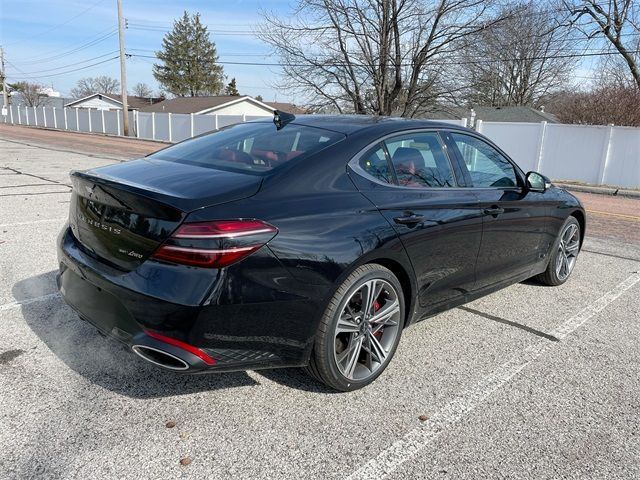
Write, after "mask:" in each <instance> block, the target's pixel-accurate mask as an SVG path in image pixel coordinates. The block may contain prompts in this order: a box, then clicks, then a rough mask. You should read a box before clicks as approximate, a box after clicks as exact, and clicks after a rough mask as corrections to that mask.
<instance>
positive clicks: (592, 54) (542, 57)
mask: <svg viewBox="0 0 640 480" xmlns="http://www.w3.org/2000/svg"><path fill="white" fill-rule="evenodd" d="M629 53H633V54H638V53H640V50H636V51H631V52H629ZM607 55H619V52H617V51H611V50H609V51H593V52H587V53H573V54H562V55H540V56H532V57H520V58H501V59H485V60H468V59H465V60H458V61H454V62H447V61H445V62H444V63H445V64H449V65H465V64H477V63H500V62H506V61H531V60H549V59H562V58H587V57H600V56H607ZM129 56H132V57H142V58H154V59H157V57H156V56H152V55H139V54H133V53H132V54H129ZM217 63H219V64H221V65H247V66H256V67H312V66H314V64H313V63H311V62H307V63H280V62H277V63H276V62H229V61H222V62H217ZM390 65H391V66H395V65H394V64H390ZM322 66H325V67H347V66H352V67H377V66H378V64H375V65H372V64H363V63H355V62H353V63H343V62H334V63H327V64H324V65H322ZM399 66H400V67H411V66H413V65H412V64H411V63H401V64H399Z"/></svg>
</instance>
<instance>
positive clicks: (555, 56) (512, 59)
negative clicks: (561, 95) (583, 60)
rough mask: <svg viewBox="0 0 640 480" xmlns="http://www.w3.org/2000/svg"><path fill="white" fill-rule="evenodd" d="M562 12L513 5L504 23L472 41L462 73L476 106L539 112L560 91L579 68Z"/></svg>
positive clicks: (504, 14)
mask: <svg viewBox="0 0 640 480" xmlns="http://www.w3.org/2000/svg"><path fill="white" fill-rule="evenodd" d="M556 15H557V12H556V11H553V10H549V9H548V7H547V6H540V4H539V3H535V2H533V1H530V0H529V1H526V2H520V3H519V4H515V5H510V6H509V7H508V9H505V10H502V11H501V12H500V13H499V18H502V19H503V20H502V21H501V22H499V23H497V24H495V25H494V26H493V27H492V28H488V29H485V30H483V31H481V32H479V33H478V34H477V35H474V36H473V37H469V38H467V39H466V42H465V45H464V46H463V48H461V50H462V51H463V52H464V53H463V60H462V61H461V71H462V72H463V73H464V78H466V79H467V81H468V83H469V91H468V92H467V93H466V98H467V100H468V101H469V103H471V104H475V105H492V106H504V105H527V106H535V105H537V104H538V102H539V101H540V99H541V98H544V97H545V96H547V95H548V94H549V93H551V92H553V91H557V90H559V89H560V88H561V87H563V86H564V85H565V84H566V83H567V82H568V81H569V76H570V73H571V71H572V70H573V69H574V67H575V64H576V59H575V58H570V57H569V56H568V55H567V54H569V53H571V52H572V51H574V48H575V43H576V42H575V41H574V40H572V39H571V38H569V36H568V30H567V29H566V28H564V27H561V21H560V19H558V18H556Z"/></svg>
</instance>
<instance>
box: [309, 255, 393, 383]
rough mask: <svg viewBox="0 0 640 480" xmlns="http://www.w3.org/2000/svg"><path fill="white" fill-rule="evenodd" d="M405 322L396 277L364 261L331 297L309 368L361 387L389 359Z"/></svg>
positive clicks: (332, 379) (328, 380)
mask: <svg viewBox="0 0 640 480" xmlns="http://www.w3.org/2000/svg"><path fill="white" fill-rule="evenodd" d="M403 323H404V297H403V294H402V287H401V286H400V282H399V281H398V279H397V278H396V277H395V275H394V274H393V273H392V272H391V271H390V270H388V269H386V268H384V267H383V266H381V265H377V264H367V265H362V266H361V267H358V268H357V269H356V270H354V272H353V273H352V274H351V275H349V277H348V278H347V279H346V280H345V281H344V282H343V283H342V285H340V287H339V288H338V290H337V291H336V293H335V294H334V295H333V298H332V299H331V300H330V301H329V305H328V306H327V309H326V310H325V313H324V315H323V317H322V320H321V321H320V326H319V327H318V333H317V335H316V340H315V345H314V349H313V352H312V353H311V360H310V362H309V366H308V367H307V370H308V371H309V373H310V374H311V375H312V376H313V377H315V378H316V379H318V380H320V381H321V382H323V383H325V384H326V385H328V386H330V387H332V388H334V389H336V390H340V391H350V390H356V389H358V388H362V387H364V386H365V385H368V384H369V383H371V382H373V381H374V380H375V379H376V378H377V377H378V376H379V375H380V374H381V373H382V372H383V371H384V369H385V368H386V367H387V365H388V364H389V362H390V361H391V358H392V357H393V355H394V353H395V351H396V348H397V346H398V342H399V341H400V335H401V333H402V326H403Z"/></svg>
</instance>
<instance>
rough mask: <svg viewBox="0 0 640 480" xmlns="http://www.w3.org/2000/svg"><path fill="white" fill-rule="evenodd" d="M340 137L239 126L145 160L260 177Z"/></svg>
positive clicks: (303, 129)
mask: <svg viewBox="0 0 640 480" xmlns="http://www.w3.org/2000/svg"><path fill="white" fill-rule="evenodd" d="M344 138H345V136H344V135H343V134H341V133H337V132H331V131H328V130H323V129H321V128H315V127H307V126H303V125H295V124H289V125H286V126H285V127H284V128H282V129H281V130H277V129H276V126H275V125H273V124H272V123H241V124H237V125H232V126H230V127H227V128H224V129H222V130H220V131H218V132H214V133H210V134H207V135H202V136H200V137H196V138H193V139H190V140H186V141H184V142H181V143H178V144H177V145H173V146H171V147H168V148H165V149H164V150H161V151H159V152H157V153H154V154H152V155H149V157H148V158H151V159H158V160H166V161H171V162H178V163H188V164H192V165H198V166H201V167H210V168H221V169H223V170H224V169H229V170H234V171H241V172H247V173H257V174H260V173H265V172H269V171H271V170H273V169H275V168H278V167H279V166H281V165H284V164H285V163H287V162H288V161H290V160H293V159H294V158H303V157H308V156H310V155H312V154H314V153H317V152H319V151H320V150H322V149H324V148H326V147H328V146H330V145H333V144H335V143H337V142H339V141H340V140H342V139H344Z"/></svg>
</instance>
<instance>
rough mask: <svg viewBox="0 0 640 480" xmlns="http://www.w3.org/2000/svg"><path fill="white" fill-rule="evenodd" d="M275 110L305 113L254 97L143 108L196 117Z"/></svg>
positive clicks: (178, 100)
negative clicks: (194, 115)
mask: <svg viewBox="0 0 640 480" xmlns="http://www.w3.org/2000/svg"><path fill="white" fill-rule="evenodd" d="M274 110H282V111H285V112H289V113H299V114H300V113H305V111H304V110H303V109H301V108H299V107H296V106H295V105H293V104H291V103H281V102H278V103H269V102H261V101H259V100H256V99H255V98H253V97H249V96H247V95H244V96H237V95H236V96H231V95H218V96H211V97H176V98H171V99H167V100H163V101H161V102H158V103H156V104H153V105H150V106H147V107H145V108H142V109H141V111H143V112H156V113H182V114H190V113H193V114H196V115H215V114H217V115H247V116H269V115H273V111H274Z"/></svg>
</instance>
